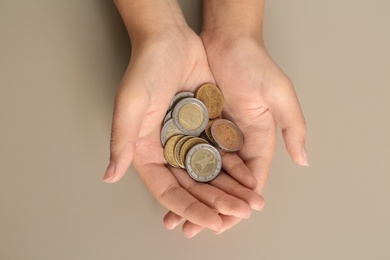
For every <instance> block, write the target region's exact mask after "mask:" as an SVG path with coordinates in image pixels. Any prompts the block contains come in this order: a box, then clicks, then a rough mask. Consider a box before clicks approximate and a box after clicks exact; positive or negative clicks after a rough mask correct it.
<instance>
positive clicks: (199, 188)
mask: <svg viewBox="0 0 390 260" xmlns="http://www.w3.org/2000/svg"><path fill="white" fill-rule="evenodd" d="M172 172H173V174H174V175H175V178H176V179H177V181H178V182H179V184H180V186H182V187H183V188H184V189H185V190H187V191H188V192H189V193H190V194H192V195H193V196H194V197H196V198H197V199H198V200H200V201H201V202H203V203H204V204H206V205H207V206H209V207H210V208H212V209H215V210H216V211H217V212H219V213H222V214H226V215H234V216H238V217H241V218H249V216H250V214H251V208H250V206H249V205H248V203H246V202H245V201H244V200H242V199H238V198H236V197H234V196H231V195H230V194H228V193H226V192H224V191H222V190H221V189H218V188H215V187H213V186H212V185H209V184H207V183H199V182H196V181H194V180H193V179H192V178H191V177H190V176H189V175H188V174H187V173H186V172H185V171H184V170H181V169H172ZM217 178H219V176H218V177H217ZM229 178H230V177H229ZM235 183H237V182H235ZM225 184H227V183H226V182H225ZM239 185H240V184H239ZM232 188H233V187H232Z"/></svg>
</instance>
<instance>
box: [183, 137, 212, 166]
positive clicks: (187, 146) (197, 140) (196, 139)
mask: <svg viewBox="0 0 390 260" xmlns="http://www.w3.org/2000/svg"><path fill="white" fill-rule="evenodd" d="M197 144H208V142H207V141H206V140H205V139H202V138H199V137H192V138H190V139H188V140H187V141H186V142H185V143H184V144H183V146H182V147H181V149H180V161H181V162H183V163H184V162H185V159H186V155H187V152H188V151H189V150H190V149H191V147H193V146H194V145H197Z"/></svg>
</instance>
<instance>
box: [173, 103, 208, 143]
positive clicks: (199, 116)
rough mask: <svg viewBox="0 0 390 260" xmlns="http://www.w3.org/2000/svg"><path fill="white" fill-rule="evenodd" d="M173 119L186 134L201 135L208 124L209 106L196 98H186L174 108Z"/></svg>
mask: <svg viewBox="0 0 390 260" xmlns="http://www.w3.org/2000/svg"><path fill="white" fill-rule="evenodd" d="M172 120H173V123H174V124H175V125H176V127H177V128H178V129H179V130H180V131H181V132H182V133H183V134H185V135H192V136H199V135H200V134H201V133H202V132H203V130H204V129H205V128H206V126H207V122H208V121H209V113H208V111H207V107H206V106H205V105H204V104H203V103H202V101H200V100H199V99H196V98H184V99H182V100H180V101H179V102H178V103H177V104H176V106H175V107H174V108H173V112H172Z"/></svg>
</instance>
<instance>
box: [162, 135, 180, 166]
mask: <svg viewBox="0 0 390 260" xmlns="http://www.w3.org/2000/svg"><path fill="white" fill-rule="evenodd" d="M183 137H184V135H181V134H180V135H174V136H172V137H171V138H169V139H168V141H167V143H166V144H165V146H164V157H165V160H167V162H168V163H169V165H171V166H172V167H175V168H179V164H178V163H177V161H176V160H175V156H174V148H175V145H176V143H177V142H178V141H179V140H180V139H181V138H183Z"/></svg>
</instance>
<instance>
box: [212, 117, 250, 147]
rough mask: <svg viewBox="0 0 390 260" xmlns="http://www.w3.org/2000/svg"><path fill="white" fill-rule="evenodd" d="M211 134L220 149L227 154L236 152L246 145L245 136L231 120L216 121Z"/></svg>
mask: <svg viewBox="0 0 390 260" xmlns="http://www.w3.org/2000/svg"><path fill="white" fill-rule="evenodd" d="M210 132H211V136H212V138H213V139H214V141H215V144H216V145H217V146H218V148H220V149H222V150H224V151H226V152H236V151H238V150H240V149H241V147H242V146H243V144H244V136H243V134H242V132H241V130H240V129H239V128H238V126H236V125H235V124H234V123H233V122H231V121H229V120H226V119H217V120H215V122H214V123H213V124H212V125H211V131H210Z"/></svg>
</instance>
